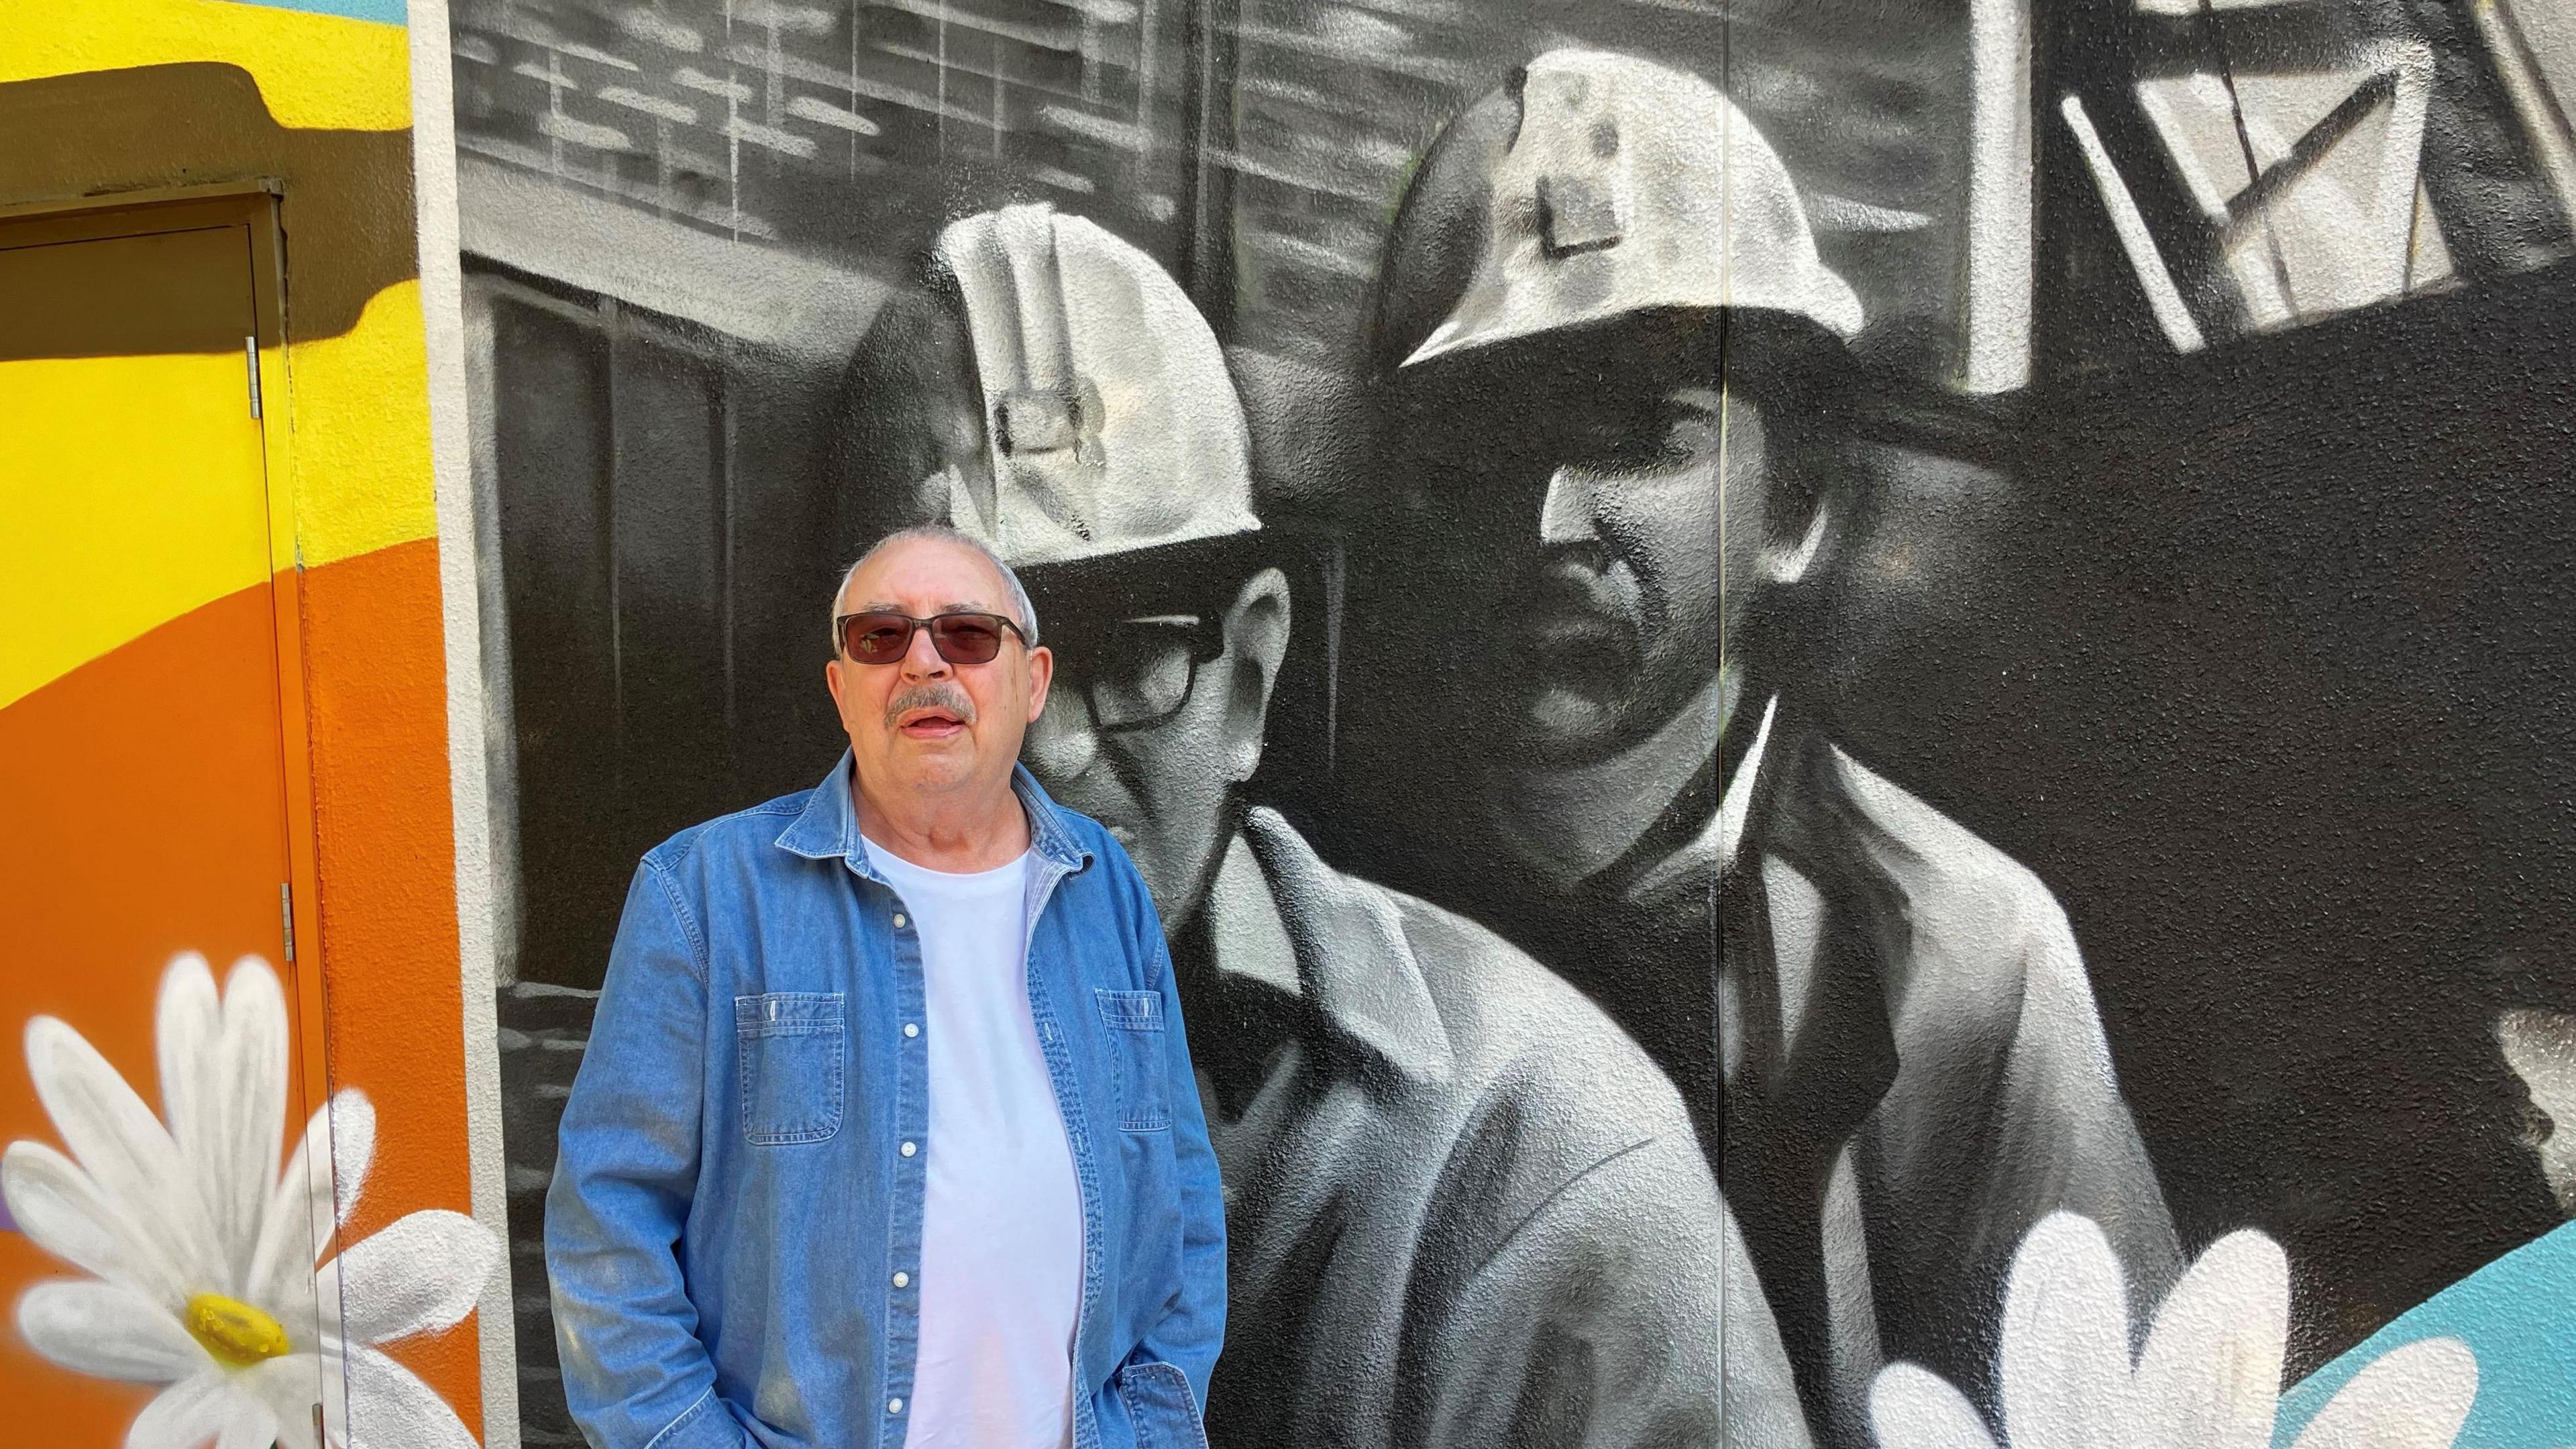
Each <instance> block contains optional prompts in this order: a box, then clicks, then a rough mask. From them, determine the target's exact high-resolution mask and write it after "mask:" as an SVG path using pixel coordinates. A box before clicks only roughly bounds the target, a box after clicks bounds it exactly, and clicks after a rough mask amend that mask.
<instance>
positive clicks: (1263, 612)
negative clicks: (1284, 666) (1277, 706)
mask: <svg viewBox="0 0 2576 1449" xmlns="http://www.w3.org/2000/svg"><path fill="white" fill-rule="evenodd" d="M1223 637H1224V640H1225V652H1224V653H1223V654H1221V655H1219V656H1218V658H1217V661H1216V664H1215V665H1214V666H1213V667H1215V668H1217V669H1220V670H1223V671H1224V672H1225V677H1224V687H1225V715H1224V717H1223V720H1222V721H1221V728H1222V730H1223V740H1222V744H1221V748H1222V749H1223V750H1224V751H1225V755H1226V778H1227V779H1229V780H1233V781H1236V782H1237V783H1240V782H1242V781H1245V780H1249V779H1251V778H1252V772H1253V771H1255V770H1257V769H1259V768H1261V746H1262V741H1263V738H1264V736H1265V735H1266V734H1267V733H1268V731H1269V727H1270V692H1271V690H1272V689H1273V688H1274V687H1275V686H1276V685H1277V684H1278V682H1279V666H1280V663H1281V661H1283V660H1285V659H1286V658H1287V657H1288V576H1287V575H1286V574H1283V573H1281V572H1280V571H1279V570H1277V569H1275V568H1270V569H1263V570H1262V571H1261V572H1259V573H1257V574H1254V575H1253V576H1252V577H1251V578H1249V579H1247V580H1245V581H1244V585H1243V589H1242V591H1241V592H1239V593H1237V594H1236V595H1235V596H1234V606H1233V607H1232V608H1229V609H1227V610H1226V611H1225V624H1224V628H1223Z"/></svg>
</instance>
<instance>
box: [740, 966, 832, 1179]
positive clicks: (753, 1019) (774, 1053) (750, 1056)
mask: <svg viewBox="0 0 2576 1449" xmlns="http://www.w3.org/2000/svg"><path fill="white" fill-rule="evenodd" d="M733 1030H734V1037H735V1045H736V1048H737V1051H736V1054H737V1055H738V1056H739V1057H740V1058H741V1059H742V1060H741V1073H742V1135H743V1137H744V1139H745V1140H746V1141H749V1142H751V1143H753V1144H754V1145H756V1146H762V1147H774V1146H778V1145H781V1144H784V1143H791V1142H821V1141H823V1140H825V1139H827V1138H829V1137H830V1136H831V1135H832V1134H833V1133H835V1132H838V1131H840V1130H841V1073H842V1057H843V1056H844V1055H845V1054H846V1053H845V1050H844V1048H845V1046H846V1044H847V1037H848V1028H847V1026H846V1025H845V1023H844V1020H843V1016H842V1009H841V993H840V992H837V991H832V992H813V991H773V992H770V993H768V994H767V995H763V996H737V997H735V998H734V999H733Z"/></svg>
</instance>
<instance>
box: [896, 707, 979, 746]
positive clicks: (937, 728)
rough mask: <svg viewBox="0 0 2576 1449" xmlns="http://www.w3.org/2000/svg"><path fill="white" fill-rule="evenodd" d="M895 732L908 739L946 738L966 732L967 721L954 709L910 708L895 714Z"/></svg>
mask: <svg viewBox="0 0 2576 1449" xmlns="http://www.w3.org/2000/svg"><path fill="white" fill-rule="evenodd" d="M894 729H895V733H896V734H899V735H902V736H903V737H904V738H906V739H914V740H945V739H953V738H955V737H956V736H958V735H961V734H964V733H965V732H966V721H965V720H964V719H963V718H961V717H960V716H959V715H958V714H957V713H956V712H955V711H954V710H947V709H938V708H930V709H908V710H905V711H904V712H903V713H901V714H899V715H897V716H895V721H894Z"/></svg>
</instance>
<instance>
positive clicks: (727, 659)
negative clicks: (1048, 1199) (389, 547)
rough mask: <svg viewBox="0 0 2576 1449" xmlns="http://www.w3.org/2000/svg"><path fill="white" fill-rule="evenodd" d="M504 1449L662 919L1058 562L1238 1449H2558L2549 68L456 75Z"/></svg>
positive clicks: (1367, 27)
mask: <svg viewBox="0 0 2576 1449" xmlns="http://www.w3.org/2000/svg"><path fill="white" fill-rule="evenodd" d="M452 45H453V59H454V69H455V89H456V95H457V107H458V111H457V137H458V147H459V170H460V176H461V183H462V196H461V202H462V212H463V236H464V245H465V250H466V253H467V266H468V282H467V326H468V333H469V339H470V344H471V345H470V352H469V358H470V361H471V363H472V365H473V368H474V381H473V388H474V404H475V406H474V427H475V439H474V445H475V462H476V478H477V490H478V501H477V506H478V510H479V517H478V526H479V528H480V535H479V538H478V548H479V550H480V556H481V562H482V589H483V598H482V603H483V609H482V618H483V620H484V626H485V632H484V636H483V640H482V649H483V664H484V669H485V673H486V677H487V681H488V683H489V691H490V699H491V705H492V710H493V718H494V721H495V728H494V729H493V731H492V734H491V743H490V748H491V760H490V765H491V771H490V773H491V778H492V780H493V782H494V789H495V806H494V813H493V818H494V822H495V831H496V835H495V840H494V855H495V859H496V860H497V861H500V862H502V863H503V875H504V877H505V879H504V882H503V894H504V897H505V902H506V909H505V912H504V919H503V921H502V923H501V926H500V934H501V939H502V943H503V945H502V957H503V975H504V980H505V984H504V985H503V987H502V988H501V991H500V1003H499V1014H500V1020H501V1026H502V1031H501V1047H502V1069H503V1075H504V1094H505V1109H506V1119H507V1136H508V1156H509V1160H510V1165H511V1166H510V1183H511V1221H512V1225H513V1231H512V1245H511V1253H512V1260H513V1264H514V1271H515V1272H516V1273H517V1274H518V1275H519V1283H520V1288H519V1292H518V1295H517V1303H518V1307H519V1317H518V1322H517V1325H516V1327H517V1347H518V1353H519V1374H520V1395H521V1405H522V1412H523V1415H524V1426H525V1432H526V1434H527V1435H528V1436H529V1442H546V1441H551V1442H567V1443H569V1442H574V1441H576V1440H577V1439H578V1438H579V1437H580V1432H581V1431H580V1429H579V1426H577V1425H575V1424H573V1423H572V1422H571V1420H570V1418H569V1416H568V1415H567V1414H566V1413H565V1411H564V1409H563V1406H562V1399H561V1394H560V1392H559V1390H557V1389H556V1388H555V1387H554V1384H553V1365H554V1362H555V1345H554V1335H553V1327H552V1324H551V1322H550V1318H549V1314H548V1310H547V1304H546V1302H545V1300H544V1298H543V1295H542V1294H541V1293H538V1292H536V1291H534V1285H535V1284H537V1283H540V1282H541V1281H542V1273H543V1255H542V1243H541V1231H542V1216H543V1214H542V1197H543V1193H544V1188H545V1184H546V1182H547V1181H548V1178H549V1174H550V1171H551V1166H552V1160H553V1152H554V1145H553V1137H554V1131H555V1123H556V1118H557V1117H558V1116H559V1114H560V1111H561V1107H562V1102H563V1098H564V1095H565V1093H566V1091H567V1090H568V1087H569V1083H570V1081H571V1079H572V1075H573V1073H574V1071H575V1069H576V1068H577V1066H578V1064H579V1062H580V1059H581V1054H582V1051H583V1048H584V1045H585V1042H586V1034H587V1023H588V1020H589V1013H590V1009H591V1004H592V1002H593V1001H594V999H595V992H596V988H597V986H598V984H599V981H600V977H601V973H602V971H603V969H604V966H605V962H606V956H607V946H608V942H609V939H610V936H611V934H612V932H613V929H614V926H615V920H616V914H617V911H618V908H619V904H620V902H621V901H622V899H623V894H624V888H625V882H626V880H627V878H628V876H629V875H630V874H631V871H632V868H633V862H634V860H635V859H636V857H637V856H639V855H640V854H641V853H642V852H643V851H645V850H647V849H649V848H650V847H651V846H652V845H654V844H655V843H657V842H658V841H659V840H661V839H662V838H664V837H666V836H667V835H669V834H670V833H672V832H673V831H676V830H678V829H680V828H682V827H684V826H686V825H689V824H691V823H694V822H695V821H698V820H700V819H704V818H706V817H709V816H712V815H715V814H719V813H722V812H724V811H727V810H731V809H735V808H739V807H741V806H743V805H747V804H751V803H754V802H756V801H758V800H760V799H763V798H767V797H769V796H772V795H777V794H781V793H785V792H788V791H793V790H799V789H803V788H806V787H808V786H810V785H811V783H812V781H813V780H814V779H816V778H819V777H820V776H821V774H822V773H823V771H824V770H825V769H826V768H827V767H828V766H829V764H830V763H831V761H832V759H833V758H834V757H835V756H836V755H837V754H838V752H839V749H840V744H839V737H838V734H837V732H836V729H835V727H834V721H833V718H832V715H831V712H830V709H829V706H828V701H827V699H826V697H825V695H824V693H823V691H822V689H821V688H820V678H819V675H820V665H821V664H822V662H823V659H824V656H825V653H826V645H825V643H824V640H823V635H822V631H820V630H819V629H817V628H816V627H815V626H816V624H817V622H818V620H819V619H820V618H821V617H822V615H823V611H824V610H825V608H826V607H827V602H828V600H829V598H830V595H831V591H832V587H833V584H834V582H835V580H836V579H837V578H838V576H839V572H840V569H841V568H842V567H843V566H845V565H846V564H847V563H848V561H849V560H850V559H852V558H854V557H856V556H857V555H858V554H859V553H860V552H861V551H862V550H864V548H865V547H866V546H867V545H868V544H869V543H870V542H872V541H873V540H875V539H877V538H879V537H882V536H883V535H884V534H886V533H887V532H889V531H891V530H893V529H896V528H900V527H904V526H908V525H911V524H916V523H920V522H925V521H937V522H944V523H951V524H954V525H956V526H958V527H960V528H963V529H966V530H968V531H969V532H972V533H974V534H976V535H977V536H979V537H981V538H984V539H986V540H988V541H990V542H991V543H993V544H994V545H995V547H996V548H998V549H999V550H1000V551H1001V553H1002V554H1003V555H1004V556H1005V557H1007V558H1008V559H1010V560H1011V562H1012V563H1013V564H1014V566H1015V567H1017V568H1019V569H1020V571H1021V573H1022V577H1023V579H1024V580H1025V582H1026V583H1027V586H1028V588H1029V590H1030V592H1031V595H1032V597H1033V599H1034V601H1035V603H1036V607H1037V612H1038V615H1039V619H1040V621H1041V627H1042V630H1043V633H1044V636H1045V638H1046V639H1047V642H1048V643H1049V644H1050V645H1051V646H1053V647H1054V649H1055V650H1056V652H1057V655H1058V658H1059V660H1060V668H1061V669H1062V671H1063V679H1062V681H1061V682H1062V685H1063V687H1062V688H1061V689H1059V690H1058V692H1057V695H1058V697H1057V699H1056V701H1055V703H1054V704H1053V705H1052V706H1051V708H1050V710H1049V712H1048V714H1047V715H1046V716H1045V717H1044V718H1043V719H1042V720H1041V721H1040V722H1039V723H1038V725H1037V726H1036V727H1035V728H1034V729H1033V731H1032V734H1031V737H1030V740H1029V743H1028V746H1027V751H1026V754H1025V760H1026V763H1027V764H1028V765H1029V767H1030V768H1031V769H1032V770H1033V771H1035V772H1036V773H1037V774H1038V775H1039V776H1040V777H1041V779H1043V780H1044V781H1045V782H1046V784H1047V785H1048V787H1049V789H1050V790H1051V791H1053V792H1054V793H1055V794H1056V795H1057V797H1058V798H1059V799H1062V800H1063V801H1065V802H1066V803H1067V804H1070V805H1072V806H1074V807H1076V808H1079V809H1082V810H1084V811H1086V812H1088V813H1090V814H1093V815H1095V816H1097V817H1099V818H1100V819H1102V820H1103V821H1104V822H1105V823H1106V824H1107V825H1108V826H1109V827H1110V828H1111V829H1112V830H1113V831H1114V832H1115V833H1116V834H1117V835H1118V837H1119V838H1120V839H1121V841H1122V842H1123V843H1124V844H1125V845H1126V846H1127V848H1128V850H1129V851H1130V853H1131V854H1132V855H1134V857H1135V858H1136V860H1137V862H1138V864H1139V866H1140V869H1141V870H1142V872H1143V874H1144V876H1145V878H1146V879H1147V881H1148V882H1149V884H1150V885H1151V886H1152V887H1153V890H1154V892H1155V896H1156V899H1157V902H1158V904H1159V906H1160V907H1161V910H1162V912H1163V917H1164V922H1165V925H1166V928H1167V930H1168V932H1169V934H1170V936H1171V938H1172V945H1173V955H1174V960H1175V965H1176V970H1177V971H1178V972H1179V975H1180V979H1181V981H1182V983H1183V995H1184V1002H1185V1006H1186V1008H1187V1010H1188V1013H1189V1016H1190V1022H1191V1027H1192V1033H1191V1039H1192V1043H1193V1047H1194V1050H1195V1051H1196V1053H1197V1054H1198V1056H1199V1059H1200V1060H1199V1065H1200V1069H1201V1071H1200V1075H1201V1081H1200V1088H1201V1093H1202V1098H1203V1101H1204V1103H1205V1105H1206V1107H1207V1116H1208V1120H1209V1123H1210V1129H1211V1135H1212V1138H1213V1140H1214V1141H1215V1144H1216V1147H1217V1151H1218V1154H1219V1159H1220V1164H1221V1167H1222V1170H1223V1172H1224V1174H1225V1177H1226V1183H1227V1204H1228V1227H1229V1245H1230V1246H1229V1251H1230V1255H1231V1264H1230V1267H1231V1292H1232V1304H1231V1308H1230V1319H1229V1327H1230V1335H1229V1341H1228V1348H1227V1353H1226V1355H1225V1357H1224V1358H1223V1359H1222V1360H1221V1361H1220V1365H1219V1368H1218V1370H1217V1375H1216V1380H1215V1385H1214V1388H1213V1390H1212V1393H1211V1401H1210V1404H1209V1406H1208V1426H1209V1435H1210V1440H1211V1442H1212V1443H1213V1444H1215V1445H1216V1446H1218V1449H1238V1446H1275V1445H1312V1446H1317V1449H1326V1446H1336V1449H1338V1446H1352V1449H1365V1446H1387V1449H1411V1446H1431V1445H1453V1444H1454V1445H1461V1446H1465V1445H1480V1446H1481V1445H1529V1446H1541V1445H1578V1444H1579V1445H1605V1446H1606V1445H1641V1446H1642V1445H1658V1446H1660V1445H1686V1444H1711V1445H1715V1444H1729V1445H1743V1446H1748V1449H1772V1446H1785V1449H1797V1446H1804V1445H1818V1446H1827V1449H1842V1446H1871V1445H1877V1446H1882V1449H1970V1446H1989V1449H1997V1446H2011V1449H2041V1446H2074V1445H2090V1444H2103V1443H2110V1444H2128V1445H2134V1446H2137V1449H2148V1446H2163V1445H2168V1444H2170V1445H2174V1446H2177V1449H2179V1446H2183V1445H2192V1446H2212V1445H2243V1446H2247V1449H2255V1446H2279V1449H2327V1446H2337V1445H2362V1444H2371V1445H2383V1446H2398V1445H2404V1446H2417V1445H2421V1446H2428V1449H2440V1446H2453V1445H2459V1446H2482V1449H2483V1446H2497V1449H2522V1446H2527V1449H2563V1446H2564V1445H2565V1444H2566V1443H2568V1442H2569V1441H2570V1440H2571V1439H2576V1258H2571V1256H2570V1255H2571V1254H2576V1237H2571V1236H2570V1232H2569V1230H2568V1229H2566V1228H2565V1227H2564V1226H2563V1225H2564V1224H2565V1222H2566V1219H2567V1218H2568V1216H2569V1215H2570V1213H2571V1211H2576V1209H2571V1207H2570V1204H2576V1156H2571V1153H2576V1146H2571V1145H2570V1139H2569V1137H2568V1136H2567V1135H2566V1133H2567V1132H2568V1131H2569V1130H2570V1128H2569V1126H2568V1125H2567V1124H2569V1123H2571V1122H2576V1117H2570V1116H2568V1115H2567V1114H2569V1113H2576V965H2571V963H2576V816H2571V815H2570V813H2569V809H2568V803H2567V802H2568V798H2569V775H2568V761H2569V760H2570V759H2571V758H2576V733H2571V726H2570V724H2569V723H2568V721H2569V720H2570V719H2572V718H2576V713H2571V708H2570V707H2571V706H2576V672H2571V666H2570V662H2569V655H2568V651H2567V650H2566V648H2565V647H2564V645H2565V637H2566V634H2567V630H2568V625H2569V624H2570V622H2571V621H2576V603H2571V598H2570V595H2569V593H2568V589H2567V585H2566V581H2565V578H2564V575H2565V569H2564V567H2563V561H2564V560H2565V559H2566V558H2568V557H2570V556H2571V554H2570V549H2571V548H2576V509H2571V507H2570V505H2569V503H2568V502H2567V501H2566V496H2565V494H2564V490H2563V489H2562V488H2560V487H2559V486H2558V485H2559V484H2560V482H2561V481H2562V475H2563V474H2564V472H2565V464H2564V458H2565V452H2566V449H2565V441H2564V423H2565V419H2566V418H2567V416H2568V409H2569V407H2570V405H2571V403H2576V341H2571V338H2576V294H2571V291H2570V284H2571V282H2576V133H2571V131H2570V126H2569V119H2568V118H2569V116H2570V114H2571V107H2576V22H2571V21H2570V19H2569V18H2568V13H2567V11H2566V9H2565V7H2563V6H2555V5H2542V4H2538V3H2535V0H2480V3H2474V4H2450V3H2441V0H2348V3H2337V4H2317V3H2304V0H2301V3H2274V0H2021V3H2016V0H1900V3H1895V4H1873V5H1866V6H1862V5H1842V4H1822V5H1818V4H1803V5H1791V4H1785V3H1772V0H1709V3H1705V4H1700V3H1676V0H1656V3H1647V0H1575V3H1554V4H1545V5H1541V4H1535V3H1520V0H1504V3H1487V4H1478V5H1472V6H1459V5H1454V4H1445V3H1438V0H1183V3H1178V4H1165V3H1160V0H1138V3H1056V0H920V3H915V0H814V3H775V4H773V3H767V0H759V3H754V0H635V3H627V0H459V3H458V4H457V5H456V8H455V12H454V28H453V35H452Z"/></svg>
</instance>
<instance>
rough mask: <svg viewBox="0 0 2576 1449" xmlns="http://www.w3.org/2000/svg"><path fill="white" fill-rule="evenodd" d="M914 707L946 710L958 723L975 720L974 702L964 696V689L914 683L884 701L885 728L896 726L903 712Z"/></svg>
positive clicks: (952, 685) (953, 686)
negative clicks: (955, 717)
mask: <svg viewBox="0 0 2576 1449" xmlns="http://www.w3.org/2000/svg"><path fill="white" fill-rule="evenodd" d="M915 709H940V710H946V711H947V712H948V713H950V714H953V715H955V716H957V722H958V723H959V724H970V725H971V724H973V723H974V722H975V702H974V701H973V700H971V699H968V698H967V697H966V691H965V690H963V689H961V688H959V687H958V686H956V685H954V684H947V683H942V684H916V685H914V686H913V687H912V688H910V689H907V690H904V691H902V692H901V693H899V694H897V695H896V696H895V697H894V698H893V699H891V700H888V701H887V702H886V712H885V726H886V728H887V729H894V728H896V727H897V724H896V722H897V721H899V720H901V719H902V718H903V716H904V712H905V711H906V710H915Z"/></svg>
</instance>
